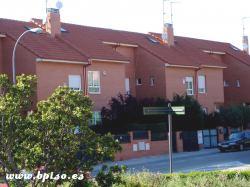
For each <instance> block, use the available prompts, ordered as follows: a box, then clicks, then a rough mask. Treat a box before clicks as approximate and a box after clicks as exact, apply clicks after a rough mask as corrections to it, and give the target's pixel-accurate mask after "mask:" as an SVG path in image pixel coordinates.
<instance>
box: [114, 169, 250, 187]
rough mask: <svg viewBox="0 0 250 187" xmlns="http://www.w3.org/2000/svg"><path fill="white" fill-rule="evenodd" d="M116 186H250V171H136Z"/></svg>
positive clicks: (124, 177) (127, 175)
mask: <svg viewBox="0 0 250 187" xmlns="http://www.w3.org/2000/svg"><path fill="white" fill-rule="evenodd" d="M123 180H124V181H125V184H117V185H114V186H116V187H118V186H119V187H151V186H157V187H183V186H185V187H197V186H202V187H217V186H221V187H249V186H250V171H241V172H236V171H215V172H193V173H189V174H172V175H170V174H159V173H156V174H155V173H136V174H126V175H124V176H123Z"/></svg>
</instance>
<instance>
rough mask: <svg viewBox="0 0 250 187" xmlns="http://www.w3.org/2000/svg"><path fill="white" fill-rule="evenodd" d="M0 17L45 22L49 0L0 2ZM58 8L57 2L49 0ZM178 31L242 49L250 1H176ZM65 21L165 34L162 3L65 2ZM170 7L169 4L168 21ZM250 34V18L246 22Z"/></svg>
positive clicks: (142, 0)
mask: <svg viewBox="0 0 250 187" xmlns="http://www.w3.org/2000/svg"><path fill="white" fill-rule="evenodd" d="M0 1H1V6H0V17H1V18H9V19H17V20H25V21H29V20H30V18H32V17H35V18H43V19H45V7H46V6H45V2H46V0H0ZM48 1H49V6H50V7H51V6H54V5H55V2H56V1H57V0H48ZM176 1H178V3H176V4H173V12H174V16H173V22H174V31H175V34H176V35H179V36H189V37H195V38H203V39H209V40H217V41H224V42H230V43H233V44H234V45H236V46H237V47H239V48H241V46H242V44H241V43H242V42H241V41H242V17H248V16H250V11H249V10H250V1H249V0H176ZM62 2H63V8H62V9H61V17H62V21H63V22H69V23H75V24H80V25H89V26H96V27H104V28H112V29H119V30H128V31H135V32H142V33H147V32H162V25H163V24H162V23H163V18H162V17H163V16H162V15H163V14H162V12H163V11H162V9H163V8H162V7H163V6H162V4H163V3H162V0H62ZM169 8H170V6H169V4H168V3H166V11H167V13H168V14H167V16H166V17H167V20H169V19H170V16H169V12H170V11H169V10H170V9H169ZM245 25H246V34H248V35H249V34H250V19H246V20H245Z"/></svg>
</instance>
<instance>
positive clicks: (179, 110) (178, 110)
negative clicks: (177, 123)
mask: <svg viewBox="0 0 250 187" xmlns="http://www.w3.org/2000/svg"><path fill="white" fill-rule="evenodd" d="M172 110H173V111H174V114H176V115H185V107H184V106H172Z"/></svg>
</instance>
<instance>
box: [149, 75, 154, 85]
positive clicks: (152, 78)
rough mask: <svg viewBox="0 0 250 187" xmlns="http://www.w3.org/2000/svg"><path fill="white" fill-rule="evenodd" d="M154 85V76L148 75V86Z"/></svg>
mask: <svg viewBox="0 0 250 187" xmlns="http://www.w3.org/2000/svg"><path fill="white" fill-rule="evenodd" d="M154 85H155V77H154V76H151V77H150V86H154Z"/></svg>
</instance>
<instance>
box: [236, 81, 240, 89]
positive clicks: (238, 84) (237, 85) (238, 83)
mask: <svg viewBox="0 0 250 187" xmlns="http://www.w3.org/2000/svg"><path fill="white" fill-rule="evenodd" d="M236 87H238V88H239V87H240V80H237V81H236Z"/></svg>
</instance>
